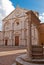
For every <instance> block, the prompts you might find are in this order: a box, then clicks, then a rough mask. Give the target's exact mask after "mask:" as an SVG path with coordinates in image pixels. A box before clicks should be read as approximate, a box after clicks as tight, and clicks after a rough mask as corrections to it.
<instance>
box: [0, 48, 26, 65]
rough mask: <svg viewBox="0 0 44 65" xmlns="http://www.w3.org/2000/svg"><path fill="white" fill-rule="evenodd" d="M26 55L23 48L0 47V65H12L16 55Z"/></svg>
mask: <svg viewBox="0 0 44 65" xmlns="http://www.w3.org/2000/svg"><path fill="white" fill-rule="evenodd" d="M23 53H26V49H25V48H20V47H0V65H12V64H13V63H14V62H15V59H16V57H17V56H18V55H20V54H23Z"/></svg>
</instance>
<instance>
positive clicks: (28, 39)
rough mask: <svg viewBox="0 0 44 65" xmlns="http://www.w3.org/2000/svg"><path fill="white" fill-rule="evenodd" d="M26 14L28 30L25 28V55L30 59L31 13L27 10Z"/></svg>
mask: <svg viewBox="0 0 44 65" xmlns="http://www.w3.org/2000/svg"><path fill="white" fill-rule="evenodd" d="M27 15H28V27H27V28H28V30H27V55H28V57H29V60H31V59H32V46H31V14H29V12H27Z"/></svg>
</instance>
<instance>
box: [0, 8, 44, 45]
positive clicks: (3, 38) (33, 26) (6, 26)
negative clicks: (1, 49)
mask: <svg viewBox="0 0 44 65" xmlns="http://www.w3.org/2000/svg"><path fill="white" fill-rule="evenodd" d="M40 22H41V21H40V20H39V13H38V12H36V11H32V10H26V9H23V8H19V7H16V9H15V10H14V11H12V12H11V13H10V14H9V15H8V16H7V17H5V18H4V19H3V20H2V25H3V27H2V31H0V45H1V46H10V45H11V46H27V44H28V42H29V39H30V38H31V40H30V41H31V43H32V45H37V44H42V43H44V23H40ZM29 35H30V36H29Z"/></svg>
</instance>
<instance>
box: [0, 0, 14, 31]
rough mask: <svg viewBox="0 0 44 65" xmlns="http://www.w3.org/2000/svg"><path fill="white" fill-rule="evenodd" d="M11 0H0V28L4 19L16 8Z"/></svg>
mask: <svg viewBox="0 0 44 65" xmlns="http://www.w3.org/2000/svg"><path fill="white" fill-rule="evenodd" d="M14 9H15V8H14V6H13V5H12V2H11V1H10V0H0V30H1V28H2V19H3V18H4V17H5V16H7V15H8V14H9V13H10V12H12V11H13V10H14Z"/></svg>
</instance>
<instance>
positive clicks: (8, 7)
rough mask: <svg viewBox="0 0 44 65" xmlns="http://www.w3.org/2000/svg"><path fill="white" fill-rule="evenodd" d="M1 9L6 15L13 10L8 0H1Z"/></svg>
mask: <svg viewBox="0 0 44 65" xmlns="http://www.w3.org/2000/svg"><path fill="white" fill-rule="evenodd" d="M2 4H3V9H4V10H5V12H6V15H8V14H9V13H10V12H12V11H13V10H14V6H13V5H12V2H11V1H9V0H2Z"/></svg>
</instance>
